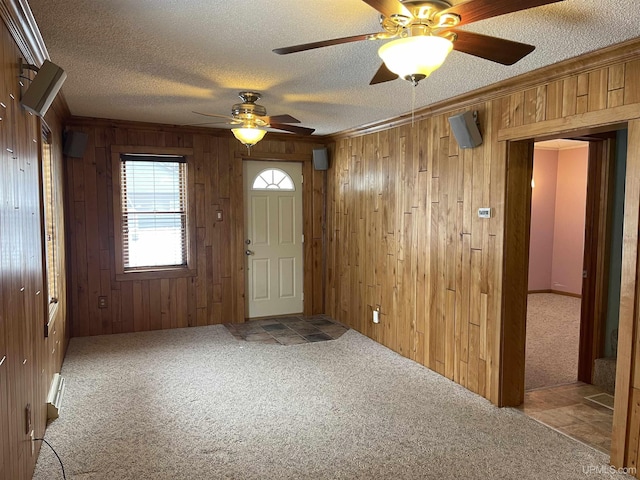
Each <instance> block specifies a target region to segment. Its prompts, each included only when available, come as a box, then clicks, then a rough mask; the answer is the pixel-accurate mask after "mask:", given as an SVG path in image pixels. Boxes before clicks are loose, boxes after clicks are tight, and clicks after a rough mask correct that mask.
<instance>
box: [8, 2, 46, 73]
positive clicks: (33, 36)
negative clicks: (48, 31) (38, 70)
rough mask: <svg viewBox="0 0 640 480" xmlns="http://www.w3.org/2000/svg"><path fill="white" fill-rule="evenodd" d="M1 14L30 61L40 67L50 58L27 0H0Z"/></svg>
mask: <svg viewBox="0 0 640 480" xmlns="http://www.w3.org/2000/svg"><path fill="white" fill-rule="evenodd" d="M0 16H1V17H2V20H4V23H5V24H6V25H7V28H8V29H9V32H10V33H11V36H12V37H13V39H14V41H15V42H16V44H17V45H18V48H19V49H20V52H21V53H22V55H23V56H24V59H25V60H26V61H27V62H28V63H30V64H32V65H36V66H38V67H40V66H41V65H42V63H43V62H44V61H45V60H48V59H49V52H48V51H47V47H46V45H45V44H44V40H43V38H42V35H40V29H38V24H37V23H36V19H35V18H34V16H33V13H32V12H31V8H30V7H29V4H28V3H27V2H26V0H0Z"/></svg>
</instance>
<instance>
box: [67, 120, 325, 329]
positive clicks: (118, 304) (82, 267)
mask: <svg viewBox="0 0 640 480" xmlns="http://www.w3.org/2000/svg"><path fill="white" fill-rule="evenodd" d="M68 128H70V129H71V130H78V131H84V132H86V133H87V134H88V135H89V141H88V146H87V150H86V152H85V154H84V157H83V158H69V159H67V167H68V168H67V176H66V181H67V192H68V196H67V199H68V204H69V218H70V225H69V229H70V267H71V270H70V286H69V288H70V300H71V304H70V306H71V322H72V332H73V336H83V335H99V334H110V333H120V332H139V331H145V330H153V329H165V328H180V327H191V326H202V325H212V324H219V323H228V322H243V321H244V319H245V312H244V310H245V298H244V291H245V262H246V260H245V256H244V250H245V244H244V209H243V179H242V171H243V169H242V159H243V158H250V159H260V160H279V161H282V160H285V161H302V162H303V172H304V173H305V190H304V194H303V196H304V198H303V204H304V205H303V208H304V222H305V226H304V229H305V232H307V233H306V235H305V238H306V239H307V241H306V243H305V246H304V254H305V279H304V290H305V306H304V308H305V313H307V314H311V313H322V312H323V298H322V281H323V278H322V261H321V258H322V222H323V219H322V214H323V202H324V176H325V173H324V172H316V171H313V169H312V167H311V158H312V157H311V152H312V149H313V148H317V147H319V146H320V145H319V144H318V143H316V142H317V141H315V140H314V141H306V140H304V139H300V137H292V136H288V137H287V136H284V135H277V134H272V133H270V134H268V135H267V137H266V138H265V139H264V140H262V141H261V142H260V143H258V144H257V145H256V146H255V147H253V148H252V149H251V156H247V149H246V147H244V146H243V145H241V144H240V143H239V142H238V141H237V140H235V139H234V138H233V137H232V136H231V135H230V134H229V132H220V131H217V132H216V131H215V130H205V129H188V128H180V127H171V126H161V125H149V124H136V123H130V122H111V121H107V120H95V119H87V118H75V119H72V121H71V122H69V124H68ZM113 145H121V146H124V145H126V146H137V147H145V146H146V147H186V148H191V149H193V152H194V155H193V159H194V163H195V172H196V174H195V177H196V178H195V206H196V211H195V217H194V218H195V221H196V231H197V234H196V237H197V238H196V255H195V257H196V264H197V275H196V276H195V277H184V278H168V277H166V278H163V276H162V274H159V275H158V276H157V278H154V279H151V280H131V281H129V280H122V281H121V280H117V279H116V275H115V273H116V272H115V246H114V231H113V229H114V225H113V223H114V220H113V189H112V186H113V182H114V181H117V179H114V178H112V174H111V172H112V168H111V167H112V166H111V147H112V146H113ZM217 210H221V211H222V212H223V220H222V221H216V211H217ZM316 292H320V293H319V294H318V293H316ZM100 296H105V297H106V298H107V308H102V309H100V308H98V297H100Z"/></svg>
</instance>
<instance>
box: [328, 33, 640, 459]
mask: <svg viewBox="0 0 640 480" xmlns="http://www.w3.org/2000/svg"><path fill="white" fill-rule="evenodd" d="M639 47H640V41H637V40H636V41H633V42H628V43H627V44H625V45H622V46H620V47H613V48H609V49H607V50H605V51H602V52H599V53H598V54H596V55H591V56H585V57H582V58H579V59H574V60H572V61H569V62H564V63H563V64H559V65H555V66H552V67H550V68H547V69H545V70H543V71H539V72H534V73H533V74H529V75H526V76H523V77H522V78H517V79H515V80H510V81H508V82H505V83H503V84H500V85H496V86H493V87H489V88H486V89H484V90H483V91H481V92H475V93H472V94H470V95H468V96H467V97H466V98H461V99H457V100H456V101H453V102H449V103H448V104H443V105H439V106H435V107H431V108H430V109H429V110H427V111H424V112H417V114H416V118H417V119H418V120H417V121H416V122H415V124H413V125H411V124H410V123H408V122H407V121H406V119H398V120H397V122H396V123H395V124H393V123H392V124H391V125H394V126H392V127H391V128H389V127H387V128H386V129H385V127H384V125H383V124H380V125H375V126H369V127H365V128H363V129H362V130H361V131H355V130H354V131H352V132H347V133H345V134H342V135H340V136H337V137H335V144H334V146H333V149H334V151H333V164H332V168H331V170H330V172H329V178H328V213H327V225H328V226H327V235H328V242H327V246H328V250H327V264H328V266H327V294H326V310H327V313H329V314H331V315H332V316H333V317H334V318H336V319H337V320H340V321H341V322H344V323H346V324H347V325H350V326H351V327H353V328H355V329H357V330H359V331H360V332H362V333H364V334H366V335H368V336H370V337H371V338H373V339H375V340H376V341H379V342H380V343H382V344H384V345H386V346H388V347H389V348H391V349H393V350H395V351H397V352H398V353H400V354H402V355H404V356H406V357H409V358H412V359H414V360H416V361H418V362H420V363H421V364H423V365H425V366H427V367H429V368H431V369H433V370H435V371H437V372H439V373H440V374H442V375H445V376H447V377H448V378H450V379H452V380H454V381H456V382H457V383H459V384H461V385H463V386H465V387H466V388H468V389H469V390H471V391H473V392H476V393H478V394H480V395H482V396H484V397H485V398H487V399H489V400H490V401H491V402H493V403H494V404H499V405H502V404H509V403H511V402H516V403H517V401H518V399H521V397H522V388H523V382H524V365H523V364H524V361H523V360H524V338H525V324H524V318H523V317H522V313H523V311H522V306H523V305H526V275H527V263H526V261H527V259H528V255H527V250H528V245H525V244H526V243H527V238H528V232H527V229H528V224H527V222H524V221H523V218H522V215H523V212H524V210H523V209H525V210H526V208H527V206H528V202H529V199H530V191H528V190H529V189H530V187H529V184H530V180H529V179H530V165H528V164H527V162H528V161H530V159H528V158H529V156H530V155H529V154H527V152H530V151H531V148H530V145H531V143H530V142H532V141H533V140H534V139H535V140H542V139H545V138H554V137H555V138H558V137H569V136H571V135H575V134H581V133H595V132H602V131H607V130H615V129H617V128H624V127H625V126H627V124H628V125H629V128H630V135H629V137H630V140H629V149H628V151H629V154H628V158H627V165H628V167H627V168H628V171H627V198H626V202H625V203H626V204H625V219H626V220H625V221H626V223H625V234H624V235H625V251H624V256H623V263H624V265H625V272H626V273H624V272H623V293H622V300H621V307H622V308H621V319H620V325H621V326H620V332H621V337H620V338H625V340H624V341H623V343H625V347H622V348H621V349H620V354H619V355H620V357H619V361H618V382H617V391H616V420H615V424H616V425H615V427H614V448H613V451H612V457H611V458H612V462H613V463H614V464H615V465H618V466H621V465H630V466H635V463H636V461H637V459H638V458H639V457H640V453H639V451H638V450H639V448H640V441H638V438H640V435H639V434H638V432H639V431H640V408H638V405H640V402H639V401H638V400H637V399H640V393H638V392H640V380H639V379H640V375H638V374H637V372H639V371H640V349H639V348H638V347H637V345H638V343H637V342H638V338H640V336H639V335H640V328H639V326H640V317H639V313H638V309H637V308H635V309H634V306H635V305H636V304H637V299H638V298H639V296H638V295H639V294H640V284H639V283H638V273H639V271H638V263H637V261H636V256H637V245H638V228H637V227H638V205H639V203H640V180H639V179H640V175H638V171H639V170H638V169H640V121H639V120H634V119H638V118H639V117H640V88H639V87H638V85H640V48H639ZM418 88H420V87H418ZM460 109H470V110H477V111H478V112H479V119H480V128H481V131H482V135H483V138H484V143H483V144H482V145H481V146H479V147H477V148H474V149H470V150H462V149H459V148H458V146H457V144H456V142H455V140H454V137H453V136H452V134H451V132H450V128H449V125H448V121H447V117H449V116H450V115H452V114H455V113H458V112H459V111H460ZM398 123H404V124H402V125H400V126H395V125H398ZM518 140H523V142H521V143H519V144H516V143H511V142H513V141H518ZM527 141H528V142H529V143H527ZM520 151H521V152H524V153H523V154H522V155H518V154H517V152H520ZM510 155H511V156H512V158H511V160H509V156H510ZM527 172H529V173H527ZM527 175H529V176H528V177H527ZM525 177H526V178H525ZM509 178H511V179H512V180H510V181H508V179H509ZM523 178H524V179H525V180H526V181H524V180H522V179H523ZM630 186H631V187H633V188H632V189H631V191H630ZM479 207H490V208H491V211H492V214H491V218H490V219H480V218H478V215H477V211H478V208H479ZM524 215H525V217H524V218H525V219H526V215H527V214H526V212H525V213H524ZM505 232H506V233H505ZM505 235H508V238H505ZM518 245H520V246H518ZM508 246H509V247H510V248H507V247H508ZM625 275H626V276H625ZM520 276H522V278H524V279H525V280H524V282H520V281H519V279H520ZM518 285H519V287H518ZM518 288H520V289H524V290H523V292H520V293H522V294H521V295H520V294H519V293H518V292H514V295H510V294H509V292H510V291H512V290H514V289H515V290H518ZM518 291H519V290H518ZM516 293H518V295H519V297H518V298H520V300H521V301H520V302H519V303H520V305H519V306H518V305H517V303H518V299H517V298H516V299H515V300H514V298H513V297H517V296H518V295H515V294H516ZM625 306H626V307H627V308H624V307H625ZM375 308H379V309H380V312H381V314H382V315H381V321H380V323H379V324H378V325H375V324H373V323H372V310H373V309H375ZM625 332H626V333H625ZM623 334H624V337H623ZM506 347H509V348H506ZM633 372H636V373H635V375H633ZM631 398H633V401H631V400H630V399H631ZM520 401H521V400H520Z"/></svg>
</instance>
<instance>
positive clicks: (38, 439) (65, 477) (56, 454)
mask: <svg viewBox="0 0 640 480" xmlns="http://www.w3.org/2000/svg"><path fill="white" fill-rule="evenodd" d="M33 441H34V442H36V441H40V442H44V443H46V444H47V445H48V446H49V448H50V449H51V451H52V452H53V454H54V455H55V456H56V458H57V459H58V461H59V462H60V468H62V478H64V480H67V476H66V475H65V473H64V465H63V464H62V459H61V458H60V455H58V452H56V451H55V450H54V449H53V447H52V446H51V444H50V443H49V442H47V441H46V440H45V439H44V438H34V439H33Z"/></svg>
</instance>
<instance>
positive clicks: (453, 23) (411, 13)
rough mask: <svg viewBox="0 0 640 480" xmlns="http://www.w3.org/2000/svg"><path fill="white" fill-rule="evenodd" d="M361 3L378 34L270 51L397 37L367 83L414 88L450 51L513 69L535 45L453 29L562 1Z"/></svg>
mask: <svg viewBox="0 0 640 480" xmlns="http://www.w3.org/2000/svg"><path fill="white" fill-rule="evenodd" d="M362 1H364V2H365V3H366V4H368V5H370V6H371V7H373V8H375V9H376V10H377V11H378V12H380V14H381V15H380V24H381V25H382V29H383V31H382V32H377V33H367V34H364V35H354V36H351V37H343V38H335V39H332V40H324V41H320V42H312V43H305V44H302V45H295V46H292V47H284V48H276V49H275V50H273V51H274V52H275V53H277V54H279V55H286V54H289V53H294V52H303V51H305V50H312V49H315V48H321V47H328V46H330V45H339V44H342V43H350V42H358V41H361V40H386V39H396V40H393V41H391V42H387V43H385V44H384V45H383V46H382V47H380V49H379V50H378V54H379V55H380V57H381V58H382V60H383V62H384V63H383V64H382V66H381V67H380V68H379V69H378V71H377V72H376V74H375V75H374V76H373V79H372V80H371V82H370V85H375V84H378V83H383V82H388V81H390V80H395V79H396V78H398V77H400V78H404V79H405V80H408V81H409V82H411V83H412V84H413V85H414V86H415V85H417V84H418V82H419V81H420V80H423V79H425V78H426V77H428V76H429V75H430V74H431V73H432V72H433V71H435V70H436V69H438V68H439V67H440V66H441V65H442V63H444V60H445V59H446V57H447V55H448V54H449V52H451V50H457V51H459V52H463V53H467V54H470V55H474V56H476V57H480V58H484V59H486V60H490V61H492V62H497V63H501V64H503V65H513V64H514V63H516V62H517V61H519V60H521V59H522V58H524V57H525V56H527V55H528V54H529V53H531V52H532V51H533V50H534V49H535V47H534V46H533V45H527V44H525V43H519V42H514V41H511V40H505V39H502V38H498V37H490V36H487V35H481V34H478V33H473V32H468V31H466V30H457V29H455V27H460V26H462V25H467V24H469V23H472V22H477V21H479V20H484V19H486V18H491V17H497V16H499V15H504V14H507V13H512V12H517V11H521V10H527V9H529V8H534V7H539V6H542V5H548V4H551V3H557V2H561V1H563V0H519V1H516V0H468V1H466V2H462V3H459V4H457V5H451V3H450V2H449V1H446V0H430V1H423V0H362Z"/></svg>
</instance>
